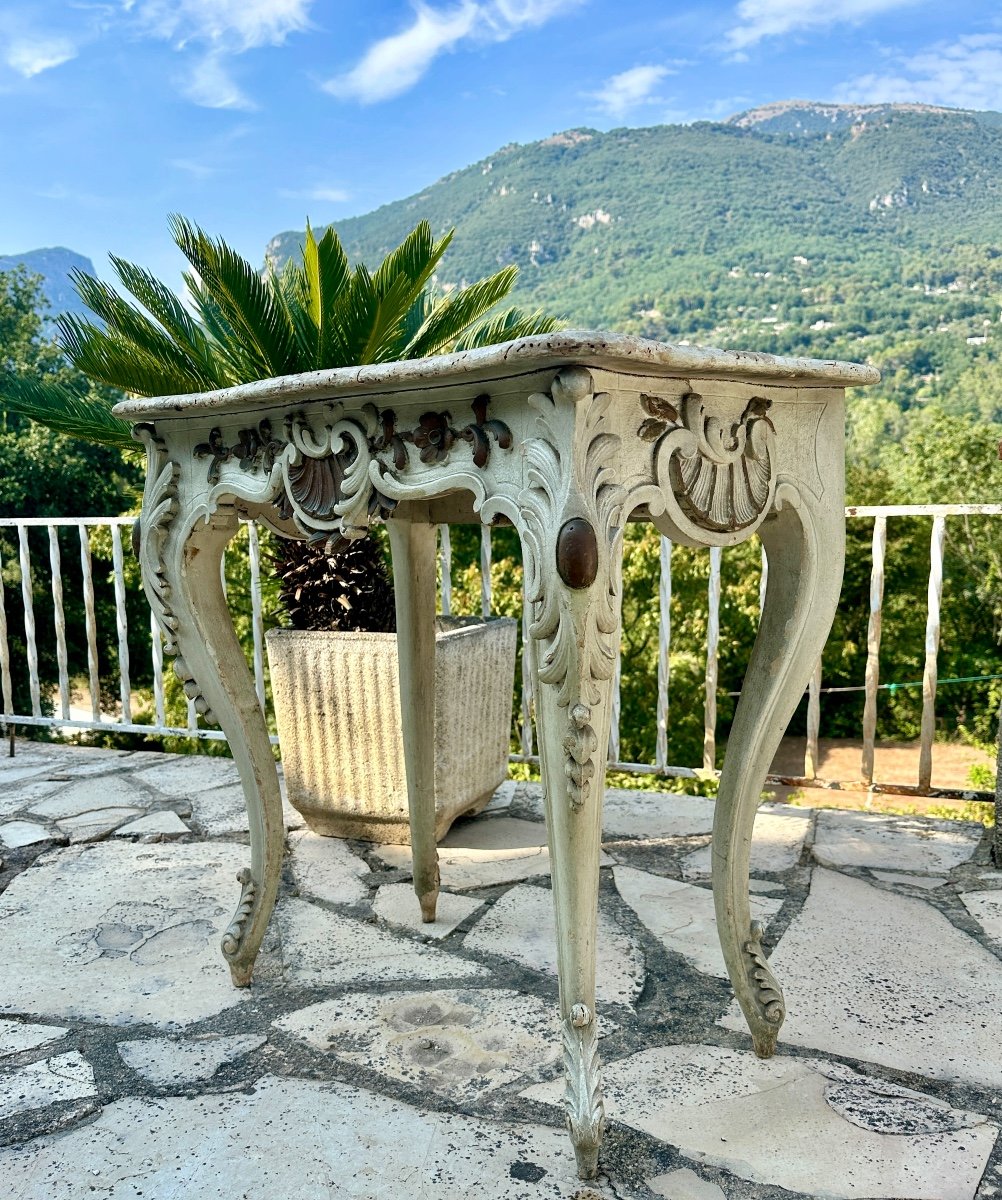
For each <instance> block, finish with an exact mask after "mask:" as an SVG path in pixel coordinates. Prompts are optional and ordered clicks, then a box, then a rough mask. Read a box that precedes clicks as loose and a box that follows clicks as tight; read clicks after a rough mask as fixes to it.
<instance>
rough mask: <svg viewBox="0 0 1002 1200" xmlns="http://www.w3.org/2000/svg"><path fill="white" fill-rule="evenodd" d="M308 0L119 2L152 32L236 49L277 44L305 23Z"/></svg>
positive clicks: (180, 41) (181, 42)
mask: <svg viewBox="0 0 1002 1200" xmlns="http://www.w3.org/2000/svg"><path fill="white" fill-rule="evenodd" d="M312 2H313V0H129V2H127V3H126V4H125V5H124V7H125V8H126V11H128V12H131V13H132V14H133V16H134V18H135V19H136V20H137V21H138V23H139V24H140V26H141V27H142V28H143V29H144V30H145V31H146V32H147V33H150V34H152V35H153V36H154V37H159V38H164V39H165V40H167V41H172V42H174V43H175V44H176V45H178V46H184V45H186V44H187V43H188V42H192V41H200V42H209V43H211V44H212V45H214V46H216V47H218V48H225V49H226V50H228V51H229V52H231V53H235V54H239V53H241V52H242V51H244V50H252V49H254V47H256V46H280V45H281V44H282V42H284V41H285V39H286V38H287V37H288V36H289V34H290V33H299V32H301V31H302V30H304V29H307V28H309V10H310V6H311V4H312Z"/></svg>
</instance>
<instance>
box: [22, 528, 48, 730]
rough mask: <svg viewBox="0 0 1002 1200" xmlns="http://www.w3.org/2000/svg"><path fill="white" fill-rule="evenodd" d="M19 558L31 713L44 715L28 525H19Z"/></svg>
mask: <svg viewBox="0 0 1002 1200" xmlns="http://www.w3.org/2000/svg"><path fill="white" fill-rule="evenodd" d="M17 544H18V552H19V553H18V559H19V562H20V567H21V602H22V604H23V605H24V640H25V643H26V651H27V655H28V689H29V691H30V693H31V715H32V716H33V717H40V716H41V715H42V692H41V687H40V685H39V682H38V644H37V642H36V640H35V602H34V599H33V598H32V583H31V549H30V547H29V545H28V527H27V526H26V525H23V524H19V525H18V527H17Z"/></svg>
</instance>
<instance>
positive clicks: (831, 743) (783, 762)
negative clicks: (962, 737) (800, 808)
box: [770, 738, 995, 812]
mask: <svg viewBox="0 0 1002 1200" xmlns="http://www.w3.org/2000/svg"><path fill="white" fill-rule="evenodd" d="M862 750H863V743H862V742H861V741H855V740H850V739H849V738H821V739H820V741H819V743H818V751H819V754H820V758H821V762H820V764H819V767H818V775H819V777H820V778H821V779H823V780H825V781H828V782H832V783H837V784H838V785H839V788H838V790H837V791H834V792H831V793H827V794H826V791H825V790H822V789H819V788H802V789H797V788H786V787H777V788H775V789H772V788H770V790H774V791H775V792H776V799H777V800H789V799H794V798H796V794H797V792H798V791H799V794H800V797H801V798H802V800H803V802H804V803H807V804H811V805H817V806H824V807H828V806H831V807H838V808H867V809H872V810H874V811H882V810H886V809H901V808H910V809H913V810H914V811H916V812H924V811H927V810H928V809H929V808H944V807H953V806H954V805H955V806H956V807H957V808H962V807H963V801H956V802H950V801H947V800H943V799H926V798H924V797H921V796H902V795H895V794H891V793H881V792H877V793H871V792H870V791H869V790H868V789H867V788H866V787H865V786H864V785H862V784H861V783H860V782H859V777H860V758H861V755H862ZM918 762H919V744H918V742H884V743H878V745H877V747H876V750H875V753H874V780H875V782H877V783H887V784H891V783H894V784H904V785H911V786H914V785H915V784H916V783H917V782H918ZM976 763H982V764H984V765H985V766H986V767H988V768H989V770H991V771H992V773H993V775H994V771H995V763H994V761H993V760H992V759H991V758H989V757H988V755H986V754H983V753H982V752H981V751H980V750H977V749H975V748H974V747H972V746H963V745H960V744H958V743H955V742H936V743H935V744H934V745H933V748H932V785H933V787H934V788H959V789H963V790H967V789H971V788H973V785H972V783H971V781H970V778H969V775H968V772H969V770H970V768H971V767H972V766H973V765H974V764H976ZM771 773H772V774H774V775H796V776H800V775H803V773H804V739H803V738H784V739H783V742H782V744H781V746H780V748H779V752H778V754H777V755H776V757H775V759H774V760H773V764H772V772H771Z"/></svg>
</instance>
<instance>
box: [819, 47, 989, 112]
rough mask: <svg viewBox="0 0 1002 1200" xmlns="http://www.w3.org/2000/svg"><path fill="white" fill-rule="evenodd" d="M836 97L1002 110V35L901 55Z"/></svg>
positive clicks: (859, 101)
mask: <svg viewBox="0 0 1002 1200" xmlns="http://www.w3.org/2000/svg"><path fill="white" fill-rule="evenodd" d="M835 98H836V99H837V100H842V101H845V102H847V103H851V104H884V103H889V102H894V101H897V102H904V101H911V102H913V103H918V104H944V105H947V106H950V107H953V108H975V109H997V110H1002V34H991V33H988V34H973V35H970V36H967V37H960V38H958V39H957V40H956V41H954V42H939V43H937V44H936V45H934V46H929V47H928V48H926V49H925V50H921V51H920V52H919V53H918V54H912V55H907V56H904V55H903V56H896V57H895V58H894V59H892V66H891V70H890V71H889V72H887V73H885V74H880V73H875V72H874V73H870V74H867V75H859V76H857V77H856V78H855V79H850V80H848V81H847V82H846V83H844V84H842V86H841V87H840V88H839V89H837V91H836V96H835Z"/></svg>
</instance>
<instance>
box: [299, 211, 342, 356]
mask: <svg viewBox="0 0 1002 1200" xmlns="http://www.w3.org/2000/svg"><path fill="white" fill-rule="evenodd" d="M302 270H303V280H304V284H305V287H306V297H307V304H308V310H309V313H310V316H311V318H312V320H313V323H314V325H315V327H316V331H317V341H316V349H315V354H314V357H313V358H312V359H311V360H310V362H309V363H308V364H304V366H303V370H319V369H321V368H323V367H332V366H347V365H348V364H347V363H345V362H343V361H338V360H339V359H342V358H343V346H344V341H345V339H344V336H343V333H342V331H340V330H339V329H338V328H337V311H338V305H339V303H340V302H341V300H342V298H343V297H344V296H345V293H346V291H347V289H349V288H350V287H351V282H352V271H351V266H350V264H349V262H348V255H347V254H346V253H345V250H344V246H343V245H342V244H341V239H340V238H339V237H338V235H337V233H336V231H335V229H334V226H333V225H328V226H327V228H326V229H325V230H324V233H323V236H322V237H321V238H320V240H319V241H317V239H316V238H315V237H314V236H313V230H312V229H311V228H310V227H309V225H307V227H306V242H305V244H304V245H303V268H302Z"/></svg>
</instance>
